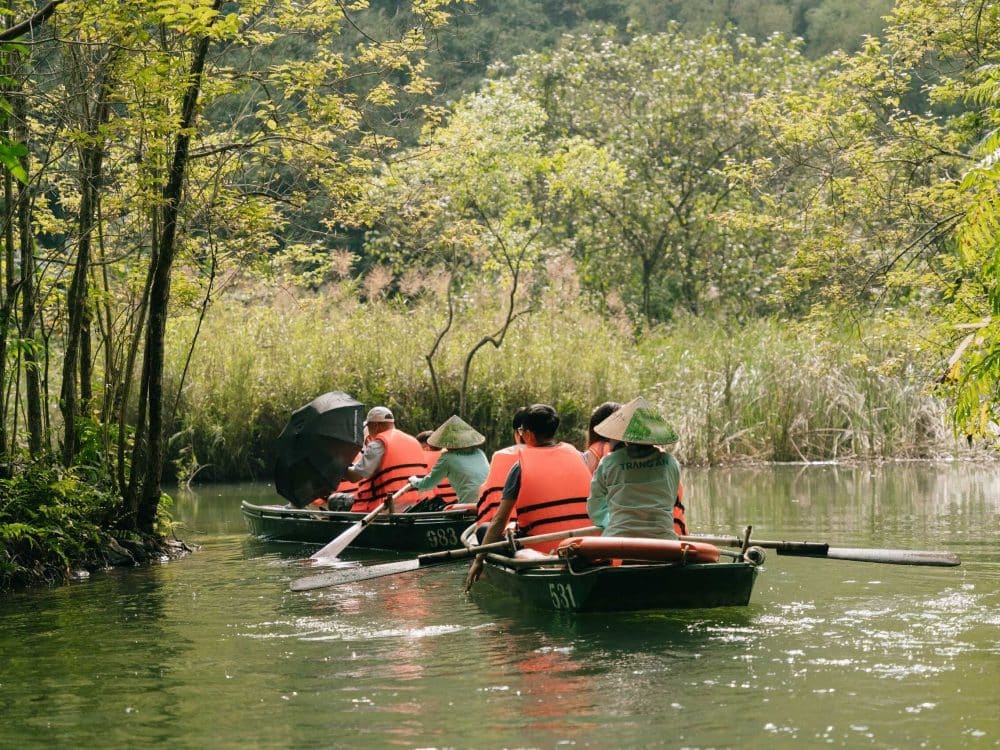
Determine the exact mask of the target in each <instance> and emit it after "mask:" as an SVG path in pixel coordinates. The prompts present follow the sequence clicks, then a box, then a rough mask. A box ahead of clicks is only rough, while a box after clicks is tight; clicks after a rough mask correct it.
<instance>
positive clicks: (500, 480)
mask: <svg viewBox="0 0 1000 750" xmlns="http://www.w3.org/2000/svg"><path fill="white" fill-rule="evenodd" d="M520 449H521V446H520V445H511V446H508V447H506V448H501V449H500V450H498V451H496V452H495V453H494V454H493V457H492V458H491V459H490V471H489V473H488V474H487V475H486V481H484V482H483V484H482V486H481V487H480V488H479V501H478V502H477V503H476V523H477V524H480V525H482V524H484V523H489V522H490V521H492V520H493V516H495V515H496V512H497V508H499V507H500V495H501V494H502V493H503V485H504V482H505V481H506V480H507V474H508V473H509V472H510V467H511V466H513V465H514V463H515V462H516V461H517V455H518V451H520ZM516 517H517V509H516V508H515V509H514V510H513V511H511V514H510V518H509V519H508V521H512V520H514V519H515V518H516Z"/></svg>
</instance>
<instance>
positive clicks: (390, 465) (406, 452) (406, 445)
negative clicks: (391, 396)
mask: <svg viewBox="0 0 1000 750" xmlns="http://www.w3.org/2000/svg"><path fill="white" fill-rule="evenodd" d="M372 440H378V441H379V442H380V443H382V445H384V446H385V453H383V454H382V463H381V464H379V467H378V469H377V470H376V471H375V473H374V474H372V475H371V476H370V477H368V478H367V479H362V480H361V481H360V482H358V492H357V494H356V495H355V498H356V499H355V501H354V505H352V506H351V510H352V511H360V512H365V513H367V512H369V511H372V510H375V507H376V506H377V505H378V504H379V503H382V502H385V501H386V500H388V499H389V497H390V496H391V495H392V494H393V493H394V492H396V491H397V490H400V489H402V487H403V486H404V485H405V484H406V483H407V482H408V481H409V478H410V477H411V476H413V475H414V474H424V473H426V471H427V464H426V463H425V461H426V459H425V458H424V449H423V448H422V447H421V446H420V443H418V442H417V439H416V438H415V437H413V436H412V435H407V434H406V433H405V432H403V431H402V430H397V429H396V428H395V427H394V428H392V429H390V430H386V431H385V432H380V433H379V434H378V435H375V436H374V437H373V438H372ZM418 499H419V497H418V495H417V492H416V491H415V490H409V491H407V492H404V493H403V495H402V496H401V497H399V498H398V499H397V500H396V502H395V503H394V504H393V510H395V511H403V510H406V509H407V508H409V507H410V506H411V505H413V504H414V503H416V502H417V500H418Z"/></svg>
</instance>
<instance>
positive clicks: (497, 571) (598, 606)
mask: <svg viewBox="0 0 1000 750" xmlns="http://www.w3.org/2000/svg"><path fill="white" fill-rule="evenodd" d="M483 578H484V580H485V581H487V582H488V583H490V584H491V585H493V586H494V587H495V588H497V589H500V590H501V591H504V592H506V593H508V594H510V595H512V596H515V597H517V598H519V599H521V600H522V601H524V602H526V603H528V604H531V605H532V606H535V607H538V608H541V609H548V610H558V611H570V612H621V611H637V610H647V609H695V608H704V607H738V606H746V605H747V604H749V603H750V595H751V593H752V592H753V586H754V582H755V580H756V578H757V566H756V565H753V564H752V563H747V562H725V563H698V564H690V565H688V564H683V563H656V564H641V565H622V566H619V567H612V566H610V565H606V566H594V567H586V568H581V569H579V570H577V571H574V570H573V569H572V568H571V567H570V565H567V564H565V563H556V564H554V565H549V566H544V567H543V566H523V565H522V564H521V561H519V560H511V559H510V558H506V557H503V556H501V555H489V556H487V558H486V565H485V567H484V570H483Z"/></svg>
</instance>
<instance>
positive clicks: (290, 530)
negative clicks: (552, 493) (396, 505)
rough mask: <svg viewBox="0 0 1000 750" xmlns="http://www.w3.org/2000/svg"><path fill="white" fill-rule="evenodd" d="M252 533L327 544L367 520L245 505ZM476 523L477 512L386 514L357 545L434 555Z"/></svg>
mask: <svg viewBox="0 0 1000 750" xmlns="http://www.w3.org/2000/svg"><path fill="white" fill-rule="evenodd" d="M240 510H241V511H242V512H243V518H244V520H245V521H246V524H247V527H248V528H249V530H250V533H251V534H253V535H254V536H258V537H261V538H262V539H265V540H268V541H276V542H307V543H312V544H326V543H327V542H329V541H330V540H332V539H334V538H335V537H337V536H339V535H340V534H341V533H343V532H344V531H346V530H347V529H349V528H350V527H351V526H352V525H354V524H355V523H356V522H358V521H360V520H361V519H362V518H364V517H365V514H364V513H352V512H349V511H325V510H308V509H305V508H292V507H285V506H283V505H254V504H252V503H248V502H246V501H245V500H244V501H243V503H242V504H241V505H240ZM475 520H476V512H475V509H474V508H472V507H470V506H464V505H463V506H461V507H459V508H458V509H454V510H440V511H434V512H429V513H393V514H391V515H390V514H381V515H379V516H376V517H375V519H373V520H372V522H371V523H369V524H368V525H367V526H366V527H365V528H364V530H363V531H362V532H361V534H360V535H359V536H358V538H357V539H355V540H354V541H353V542H352V543H351V546H353V547H361V548H365V549H386V550H399V551H405V552H433V551H434V550H440V549H450V548H452V547H456V546H458V544H459V540H460V538H461V535H462V532H463V531H464V530H465V529H466V528H468V527H469V526H470V525H471V524H473V523H474V522H475Z"/></svg>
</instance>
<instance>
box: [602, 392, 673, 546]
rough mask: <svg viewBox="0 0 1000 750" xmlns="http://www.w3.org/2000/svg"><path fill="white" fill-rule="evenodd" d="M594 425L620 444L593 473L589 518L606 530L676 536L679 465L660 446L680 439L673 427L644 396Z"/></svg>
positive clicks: (632, 534) (618, 533) (609, 533)
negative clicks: (675, 502) (674, 514)
mask: <svg viewBox="0 0 1000 750" xmlns="http://www.w3.org/2000/svg"><path fill="white" fill-rule="evenodd" d="M594 431H595V432H596V433H597V434H598V435H602V436H604V437H606V438H608V439H610V440H612V441H615V443H616V445H615V448H614V449H613V450H612V451H611V453H609V454H608V455H607V456H605V457H604V459H603V460H602V461H601V462H600V464H598V466H597V469H596V470H595V471H594V476H593V478H592V479H591V482H590V496H589V497H588V498H587V515H588V516H590V520H591V521H593V523H594V525H595V526H600V527H601V528H602V529H603V530H604V531H603V536H628V537H646V538H654V539H676V538H677V534H676V533H675V532H674V518H673V512H674V501H675V500H676V498H677V489H678V487H679V486H680V481H681V468H680V464H678V463H677V459H676V458H674V457H673V456H672V455H671V454H670V453H668V452H667V451H666V450H664V449H663V448H660V447H659V446H661V445H670V444H672V443H676V442H677V433H676V432H675V431H674V429H673V428H672V427H671V426H670V425H668V424H667V423H666V421H664V419H663V418H662V417H661V416H660V415H659V414H657V413H656V412H655V411H654V410H653V408H652V406H650V404H649V402H647V401H646V400H645V399H644V398H642V397H641V396H640V397H639V398H636V399H634V400H632V401H630V402H629V403H627V404H625V405H624V406H623V407H621V409H619V410H618V411H616V412H615V413H613V414H612V415H611V416H609V417H608V418H607V419H605V420H604V421H603V422H601V423H600V424H598V425H597V426H595V427H594Z"/></svg>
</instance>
